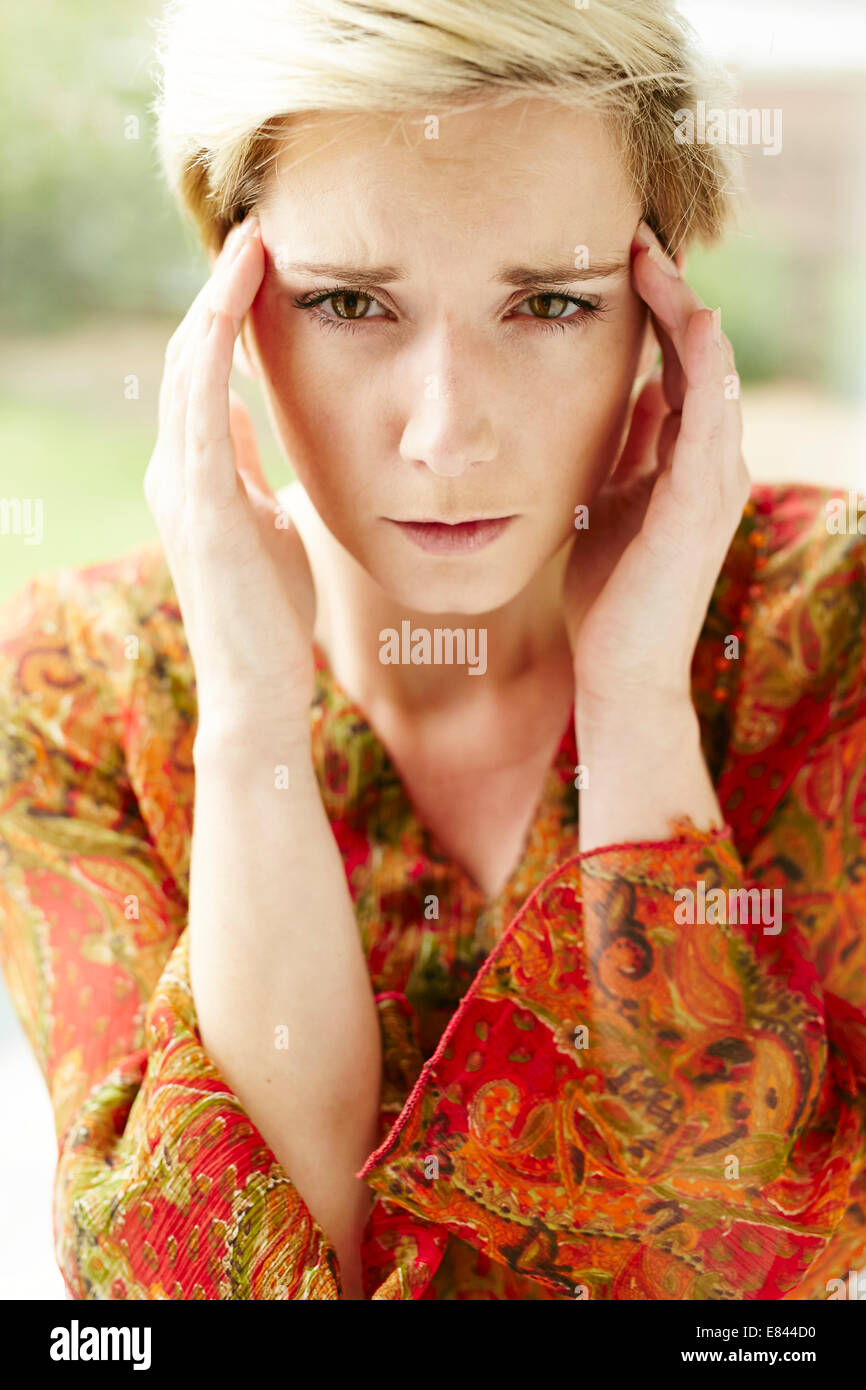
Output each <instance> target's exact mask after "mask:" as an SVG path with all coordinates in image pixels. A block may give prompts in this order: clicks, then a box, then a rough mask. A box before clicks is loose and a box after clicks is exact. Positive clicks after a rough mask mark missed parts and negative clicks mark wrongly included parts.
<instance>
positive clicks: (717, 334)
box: [713, 305, 722, 347]
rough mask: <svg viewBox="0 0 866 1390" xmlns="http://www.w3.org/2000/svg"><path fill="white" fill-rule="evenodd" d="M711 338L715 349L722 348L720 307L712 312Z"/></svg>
mask: <svg viewBox="0 0 866 1390" xmlns="http://www.w3.org/2000/svg"><path fill="white" fill-rule="evenodd" d="M713 337H714V338H715V340H716V347H721V346H722V310H721V305H720V306H719V308H718V309H714V310H713Z"/></svg>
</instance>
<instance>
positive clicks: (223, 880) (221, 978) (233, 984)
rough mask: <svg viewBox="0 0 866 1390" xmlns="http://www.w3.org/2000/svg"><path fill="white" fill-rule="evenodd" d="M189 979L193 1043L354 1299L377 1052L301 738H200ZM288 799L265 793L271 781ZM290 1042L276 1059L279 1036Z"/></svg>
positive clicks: (366, 990) (358, 956)
mask: <svg viewBox="0 0 866 1390" xmlns="http://www.w3.org/2000/svg"><path fill="white" fill-rule="evenodd" d="M194 757H195V764H196V801H195V829H194V834H193V848H192V865H191V880H190V916H189V932H190V968H191V979H192V986H193V992H194V995H195V1004H196V1011H197V1015H198V1019H199V1026H200V1029H201V1036H202V1040H203V1042H204V1045H205V1047H206V1049H207V1052H208V1054H209V1056H210V1057H211V1058H212V1059H213V1060H214V1062H215V1063H216V1064H217V1066H218V1067H219V1069H220V1071H221V1073H222V1075H223V1076H224V1077H225V1078H226V1080H227V1081H228V1083H229V1085H230V1086H231V1088H232V1090H233V1091H234V1092H235V1093H236V1094H237V1096H238V1097H239V1098H240V1100H241V1102H242V1103H243V1106H244V1108H245V1110H246V1111H247V1113H248V1114H249V1115H250V1117H251V1119H252V1120H253V1121H254V1123H255V1124H256V1125H257V1127H258V1129H259V1130H260V1131H261V1133H262V1135H263V1136H264V1137H265V1139H266V1140H267V1142H268V1143H269V1145H270V1147H271V1148H272V1149H273V1152H274V1153H275V1154H276V1156H277V1158H278V1159H279V1161H280V1163H281V1165H282V1167H283V1168H284V1169H285V1170H286V1172H289V1173H291V1174H292V1178H293V1181H294V1182H295V1185H296V1186H297V1188H298V1190H299V1192H300V1193H301V1195H302V1196H303V1198H304V1200H305V1202H306V1204H307V1206H308V1207H309V1209H310V1211H311V1212H312V1213H313V1215H314V1216H315V1217H316V1219H317V1220H318V1221H319V1222H320V1223H321V1225H322V1226H323V1227H324V1229H325V1230H326V1231H327V1233H328V1235H329V1237H330V1239H331V1241H332V1242H333V1244H334V1247H335V1249H336V1251H337V1254H338V1257H339V1261H340V1270H341V1274H342V1279H343V1287H344V1296H346V1297H357V1298H360V1297H362V1294H361V1282H360V1281H361V1266H360V1258H361V1234H362V1230H363V1226H364V1223H365V1221H366V1218H367V1212H368V1208H369V1203H370V1192H369V1189H368V1188H367V1187H366V1185H365V1184H364V1183H362V1182H359V1181H358V1179H357V1178H356V1177H355V1173H356V1171H357V1170H358V1168H359V1167H360V1166H361V1163H362V1162H363V1160H364V1159H365V1158H366V1156H367V1155H368V1154H369V1153H370V1151H371V1150H372V1148H373V1147H374V1144H375V1140H376V1134H377V1121H378V1113H379V1091H380V1077H381V1040H380V1029H379V1021H378V1014H377V1010H376V1005H375V1002H374V998H373V991H372V987H371V983H370V977H369V974H368V971H367V966H366V962H365V960H364V956H363V952H362V949H361V944H360V940H359V936H358V928H357V923H356V921H355V914H354V909H353V907H352V902H351V898H350V895H349V890H348V886H347V884H346V877H345V873H344V870H343V864H342V860H341V858H340V854H339V851H338V849H337V846H336V843H335V841H334V837H333V834H332V832H331V828H330V825H329V824H328V820H327V817H326V815H325V811H324V808H323V806H322V801H321V797H320V795H319V788H318V784H317V782H316V777H315V772H314V770H313V763H312V754H311V749H310V743H309V738H307V739H306V740H304V739H303V738H299V737H297V736H296V735H294V734H293V733H291V732H287V733H285V734H284V733H283V732H282V731H277V730H274V731H272V732H271V731H268V730H264V729H262V728H261V727H259V728H257V729H256V730H249V729H245V728H244V729H238V730H237V731H236V733H235V735H234V736H233V737H231V738H228V737H226V736H224V735H220V736H217V737H215V738H214V737H211V736H210V735H209V734H207V733H205V734H204V735H203V734H202V731H201V730H199V734H198V736H197V738H196V743H195V748H194ZM277 764H282V765H284V766H285V768H286V770H287V774H288V777H287V779H284V780H287V781H288V786H282V787H279V786H277V785H275V783H277V781H278V778H277V777H276V775H275V765H277ZM281 1027H284V1028H285V1029H287V1030H288V1033H287V1038H288V1046H280V1045H279V1044H278V1041H277V1035H278V1030H279V1029H280V1028H281Z"/></svg>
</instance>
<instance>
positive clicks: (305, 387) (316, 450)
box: [251, 303, 364, 511]
mask: <svg viewBox="0 0 866 1390" xmlns="http://www.w3.org/2000/svg"><path fill="white" fill-rule="evenodd" d="M251 318H252V321H253V327H254V330H255V339H256V345H257V350H258V357H259V362H260V366H261V376H262V384H263V388H264V391H265V395H266V398H267V402H268V408H269V413H270V416H271V420H272V423H273V425H274V427H275V429H276V431H277V434H278V436H279V439H280V441H281V443H282V446H283V449H284V451H285V453H286V455H287V458H288V461H289V463H290V465H291V467H292V469H293V471H294V472H295V473H296V474H297V476H298V477H299V478H300V480H301V482H302V484H303V486H304V489H305V490H306V491H307V493H308V494H309V496H310V497H311V498H312V499H313V500H314V501H316V500H317V499H318V500H319V501H321V503H322V505H323V506H326V509H327V510H328V511H330V510H332V509H333V503H332V504H330V505H328V504H326V498H331V497H332V498H333V499H334V502H336V503H337V504H338V503H339V499H340V496H341V495H342V496H343V498H345V497H346V494H347V491H349V490H348V489H347V488H346V474H347V467H348V466H349V464H350V460H351V459H352V458H353V457H354V456H356V455H357V453H358V449H359V441H360V439H362V438H363V420H362V417H363V414H364V411H363V406H362V403H361V401H360V399H359V393H358V389H357V378H358V373H357V365H356V367H355V370H354V371H350V370H349V368H350V366H351V363H350V361H349V359H348V358H347V357H346V355H345V354H340V353H339V352H336V351H335V350H334V348H333V346H332V347H331V350H330V352H329V351H328V342H327V340H328V335H327V334H326V333H318V332H316V331H315V329H314V328H312V327H311V326H309V325H299V324H297V323H296V322H295V321H294V320H295V319H296V315H295V313H294V312H293V311H286V310H284V309H276V310H274V309H273V308H271V307H270V306H265V305H260V304H259V303H257V304H256V305H254V307H253V311H252V314H251Z"/></svg>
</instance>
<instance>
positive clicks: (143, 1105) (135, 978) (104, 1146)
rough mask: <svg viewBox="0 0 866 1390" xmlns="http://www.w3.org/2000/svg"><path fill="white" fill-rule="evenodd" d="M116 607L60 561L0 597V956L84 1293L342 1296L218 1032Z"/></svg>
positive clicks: (68, 1246)
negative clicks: (204, 1001) (129, 758)
mask: <svg viewBox="0 0 866 1390" xmlns="http://www.w3.org/2000/svg"><path fill="white" fill-rule="evenodd" d="M94 573H95V571H94ZM85 574H86V572H85ZM115 587H116V586H115ZM94 594H95V595H96V599H97V601H96V602H94V601H92V599H93V595H94ZM82 596H83V597H82ZM79 598H81V602H79V601H78V600H79ZM102 611H103V609H102V607H101V605H100V602H99V601H98V593H97V586H96V585H95V583H94V584H92V585H90V586H87V585H85V584H84V583H83V581H82V578H81V572H64V571H61V572H60V574H59V576H57V577H55V576H46V577H40V578H38V579H35V580H32V581H31V582H30V584H29V585H28V586H27V587H26V588H25V589H24V590H23V591H22V592H20V593H19V594H16V595H15V597H14V599H13V600H12V601H10V602H9V603H7V604H6V605H4V608H3V610H2V613H0V856H2V872H0V952H2V955H0V959H2V966H3V971H4V975H5V979H6V983H7V986H8V988H9V991H10V994H11V997H12V1000H13V1003H14V1006H15V1008H16V1011H17V1013H18V1016H19V1018H20V1021H21V1023H22V1025H23V1028H24V1031H25V1033H26V1035H27V1038H28V1040H29V1043H30V1045H31V1047H32V1049H33V1051H34V1054H35V1056H36V1058H37V1061H38V1063H39V1066H40V1069H41V1071H42V1074H43V1076H44V1078H45V1081H46V1084H47V1087H48V1091H49V1095H50V1098H51V1103H52V1107H53V1112H54V1119H55V1126H56V1132H57V1141H58V1163H57V1171H56V1179H55V1189H54V1238H55V1251H56V1257H57V1261H58V1264H59V1267H60V1269H61V1272H62V1274H63V1277H64V1280H65V1283H66V1287H67V1291H68V1293H69V1295H70V1296H71V1297H72V1298H75V1299H142V1300H144V1299H147V1300H151V1299H169V1298H178V1299H188V1298H193V1299H194V1298H203V1299H237V1298H242V1299H306V1298H309V1299H318V1298H324V1299H336V1298H338V1297H339V1296H340V1286H339V1272H338V1266H337V1259H336V1254H335V1252H334V1249H333V1247H332V1245H331V1243H330V1242H329V1240H328V1238H327V1236H326V1235H325V1233H324V1231H323V1230H322V1229H321V1228H320V1226H319V1225H318V1224H317V1222H316V1221H315V1219H314V1218H313V1216H312V1214H311V1213H310V1211H309V1210H308V1208H307V1207H306V1206H305V1204H304V1202H303V1201H302V1199H301V1197H300V1196H299V1194H298V1192H297V1190H296V1188H295V1187H294V1185H293V1183H292V1181H291V1179H290V1178H289V1176H288V1175H287V1174H286V1173H285V1172H284V1171H283V1170H282V1169H281V1167H280V1165H279V1163H278V1162H277V1160H276V1158H275V1156H274V1154H273V1153H272V1152H271V1151H270V1149H269V1148H268V1145H267V1144H266V1143H265V1141H264V1139H263V1138H262V1135H261V1134H260V1133H259V1132H258V1131H257V1129H256V1127H255V1125H253V1124H252V1122H251V1121H250V1119H249V1117H248V1116H247V1115H246V1114H245V1113H244V1110H243V1107H242V1105H241V1103H240V1101H239V1100H238V1098H237V1097H236V1096H235V1095H233V1094H232V1091H231V1089H230V1088H229V1087H228V1086H227V1085H226V1083H225V1081H224V1080H223V1078H222V1077H221V1076H220V1074H219V1072H218V1070H217V1069H216V1067H215V1066H214V1065H213V1063H212V1061H211V1060H210V1058H209V1057H208V1055H207V1053H206V1052H205V1050H204V1048H203V1046H202V1041H201V1037H200V1035H199V1032H198V1026H197V1021H196V1014H195V1008H194V1003H193V997H192V991H191V988H190V980H189V959H188V933H187V929H186V910H187V909H186V899H185V895H184V893H183V891H182V890H181V888H179V887H178V885H177V884H176V883H175V881H174V879H173V877H172V875H171V874H170V873H169V871H168V869H167V867H166V865H165V863H164V862H163V861H162V860H161V858H160V855H159V853H158V852H157V849H156V847H155V845H154V843H153V841H152V840H151V838H150V837H149V835H148V830H147V827H146V825H145V824H144V822H143V820H142V817H141V813H140V809H139V806H138V803H137V801H136V797H135V794H134V792H133V790H132V787H131V785H130V782H129V779H128V776H127V769H126V763H125V757H124V748H123V738H124V726H123V712H122V708H121V705H122V701H120V700H118V698H117V692H116V689H115V686H114V679H113V673H116V672H117V671H118V669H122V662H123V651H122V630H121V632H120V634H118V633H115V634H114V635H112V634H111V633H109V632H107V630H100V623H99V615H100V613H101V612H102ZM125 626H126V627H127V630H128V626H129V625H128V624H125ZM118 662H119V663H121V667H118Z"/></svg>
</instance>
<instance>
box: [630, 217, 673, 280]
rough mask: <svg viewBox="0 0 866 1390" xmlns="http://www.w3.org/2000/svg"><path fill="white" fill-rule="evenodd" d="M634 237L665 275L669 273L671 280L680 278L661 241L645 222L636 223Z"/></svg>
mask: <svg viewBox="0 0 866 1390" xmlns="http://www.w3.org/2000/svg"><path fill="white" fill-rule="evenodd" d="M634 239H635V241H636V242H638V244H639V245H640V246H645V247H646V249H647V251H648V252H649V255H650V259H651V260H652V261H654V262H655V264H656V265H657V266H658V268H659V270H662V271H664V273H665V275H669V276H670V277H671V279H672V280H679V279H680V272H679V270H678V269H677V267H676V264H675V262H674V261H672V260H671V258H670V256H668V255H667V254H666V253H665V252H664V250H663V249H662V245H661V242H660V241H659V239H658V237H657V236H656V234H655V232H654V231H653V229H652V227H650V226H649V224H648V223H647V222H644V221H641V222H639V223H638V228H637V231H636V232H635V234H634Z"/></svg>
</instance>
